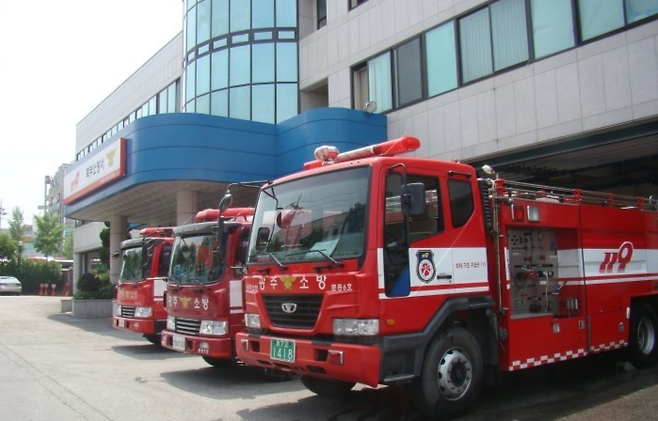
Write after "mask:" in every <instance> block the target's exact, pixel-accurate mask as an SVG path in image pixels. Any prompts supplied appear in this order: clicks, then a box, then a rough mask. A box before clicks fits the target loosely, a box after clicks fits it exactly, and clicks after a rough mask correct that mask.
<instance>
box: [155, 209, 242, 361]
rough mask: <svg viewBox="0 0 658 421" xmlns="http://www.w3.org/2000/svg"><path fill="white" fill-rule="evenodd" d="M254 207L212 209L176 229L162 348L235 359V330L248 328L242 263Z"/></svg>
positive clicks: (213, 357) (211, 358) (210, 356)
mask: <svg viewBox="0 0 658 421" xmlns="http://www.w3.org/2000/svg"><path fill="white" fill-rule="evenodd" d="M253 213H254V210H253V208H232V209H227V210H225V211H223V212H222V213H221V218H220V211H219V210H218V209H207V210H204V211H201V212H199V213H198V214H197V216H196V223H194V224H189V225H183V226H179V227H176V228H175V229H174V235H175V238H176V240H175V242H174V248H173V252H172V263H171V270H170V277H169V283H168V285H167V291H166V293H165V296H166V297H165V301H166V309H167V314H168V316H167V327H166V329H165V330H164V331H163V332H162V346H163V347H165V348H169V349H172V350H174V351H178V352H184V353H190V354H196V355H201V356H202V357H203V359H204V360H205V361H206V362H207V363H208V364H210V365H212V366H215V367H218V366H228V365H231V364H233V363H235V346H234V340H235V334H236V332H237V331H238V330H242V329H244V320H243V317H244V314H243V307H242V305H243V289H242V265H243V264H244V261H245V252H246V247H247V243H248V241H249V230H250V228H251V220H252V217H253Z"/></svg>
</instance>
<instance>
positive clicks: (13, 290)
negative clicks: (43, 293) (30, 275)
mask: <svg viewBox="0 0 658 421" xmlns="http://www.w3.org/2000/svg"><path fill="white" fill-rule="evenodd" d="M21 292H23V284H21V281H19V280H18V279H16V278H15V277H13V276H0V294H16V295H21Z"/></svg>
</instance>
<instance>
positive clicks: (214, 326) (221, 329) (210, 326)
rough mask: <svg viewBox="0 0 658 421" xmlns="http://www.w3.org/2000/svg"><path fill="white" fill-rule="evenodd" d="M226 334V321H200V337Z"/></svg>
mask: <svg viewBox="0 0 658 421" xmlns="http://www.w3.org/2000/svg"><path fill="white" fill-rule="evenodd" d="M227 332H228V323H227V322H226V320H201V327H200V328H199V333H200V334H202V335H226V333H227Z"/></svg>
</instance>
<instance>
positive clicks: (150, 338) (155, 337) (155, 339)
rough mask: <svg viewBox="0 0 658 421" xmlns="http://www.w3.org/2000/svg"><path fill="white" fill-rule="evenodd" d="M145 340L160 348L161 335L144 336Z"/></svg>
mask: <svg viewBox="0 0 658 421" xmlns="http://www.w3.org/2000/svg"><path fill="white" fill-rule="evenodd" d="M144 339H146V340H147V341H149V342H150V343H152V344H153V345H158V346H160V336H159V335H144Z"/></svg>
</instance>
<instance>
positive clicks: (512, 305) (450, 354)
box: [236, 137, 658, 419]
mask: <svg viewBox="0 0 658 421" xmlns="http://www.w3.org/2000/svg"><path fill="white" fill-rule="evenodd" d="M419 145H420V142H419V140H418V139H416V138H413V137H405V138H402V139H397V140H393V141H388V142H385V143H382V144H379V145H374V146H371V147H366V148H361V149H358V150H355V151H350V152H346V153H339V152H338V151H337V150H336V149H335V148H331V147H322V148H319V149H318V151H316V157H317V158H318V159H317V160H316V161H312V162H309V163H307V164H305V166H304V168H305V170H304V171H302V172H300V173H297V174H293V175H290V176H286V177H283V178H281V179H279V180H276V181H274V182H273V183H270V184H267V185H265V186H263V187H262V189H261V192H260V196H259V198H258V202H257V205H256V212H255V215H254V221H253V226H252V233H251V238H250V241H249V251H248V256H247V274H246V275H245V278H244V283H245V290H246V298H245V300H246V301H245V304H246V306H245V322H246V325H247V331H246V332H243V333H239V334H238V335H237V339H236V346H237V353H238V356H239V358H240V359H241V360H242V361H243V362H244V363H245V364H248V365H254V366H258V367H263V368H269V369H276V370H283V371H287V372H291V373H297V374H299V375H301V379H302V382H303V383H304V384H305V386H306V387H307V388H308V389H309V390H311V391H313V392H315V393H317V394H320V395H327V396H336V395H340V394H343V393H346V392H348V391H349V390H350V389H351V388H352V387H353V386H354V385H355V384H356V383H363V384H366V385H370V386H373V387H376V386H377V385H380V384H385V385H393V384H403V385H407V386H408V387H409V389H410V391H411V396H412V398H413V399H414V400H415V402H416V405H417V407H418V409H419V410H420V411H421V412H422V413H423V414H425V415H427V416H430V417H434V418H439V419H450V418H454V417H456V416H459V415H461V414H464V413H465V412H467V411H468V410H469V409H470V408H471V407H472V405H473V403H474V401H475V399H476V398H477V396H478V394H479V392H480V389H481V387H482V385H483V384H484V382H485V381H489V380H490V379H493V378H494V377H495V375H496V374H498V373H500V372H501V371H514V370H521V369H526V368H531V367H536V366H540V365H545V364H551V363H555V362H559V361H565V360H569V359H574V358H579V357H584V356H586V355H590V354H597V353H601V352H605V351H609V350H613V349H622V348H624V349H625V350H626V351H627V357H628V358H629V360H630V361H631V362H632V363H633V364H634V365H636V366H637V367H646V366H648V365H651V364H653V363H654V362H655V361H656V359H657V357H658V346H657V345H658V342H657V338H658V336H657V335H658V318H657V317H656V308H657V306H658V295H657V294H658V212H657V211H656V205H657V202H656V201H655V200H653V199H649V198H640V197H627V196H618V195H612V194H607V193H598V192H586V191H581V190H578V189H560V188H552V187H547V186H537V185H531V184H525V183H519V182H511V181H506V180H503V179H500V178H497V177H496V176H485V175H483V177H478V173H477V172H476V170H475V169H474V168H473V167H471V166H469V165H465V164H461V163H456V162H447V161H439V160H433V159H421V158H413V157H400V156H398V155H400V154H402V153H405V152H408V151H413V150H415V149H417V148H418V147H419Z"/></svg>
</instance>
